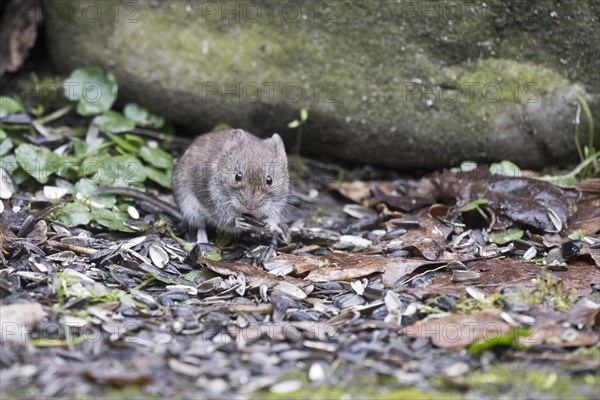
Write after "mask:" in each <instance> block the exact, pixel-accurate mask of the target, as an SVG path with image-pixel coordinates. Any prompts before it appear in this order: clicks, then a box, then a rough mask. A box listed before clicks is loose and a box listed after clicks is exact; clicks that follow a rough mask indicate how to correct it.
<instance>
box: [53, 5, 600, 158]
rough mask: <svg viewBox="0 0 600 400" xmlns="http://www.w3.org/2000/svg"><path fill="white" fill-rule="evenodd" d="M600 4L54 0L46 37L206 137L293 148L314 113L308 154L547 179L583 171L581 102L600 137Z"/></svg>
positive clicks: (68, 61)
mask: <svg viewBox="0 0 600 400" xmlns="http://www.w3.org/2000/svg"><path fill="white" fill-rule="evenodd" d="M599 4H600V3H598V2H597V1H595V0H577V1H560V2H559V1H550V0H540V1H536V2H531V3H530V2H529V1H511V2H505V1H503V0H497V1H486V2H472V1H468V0H466V1H464V2H461V1H452V2H432V1H429V0H423V1H410V2H394V1H362V2H358V1H356V2H355V1H331V2H315V1H293V2H292V1H274V2H251V1H249V2H241V1H235V2H231V1H230V2H220V1H193V0H192V1H182V0H176V1H143V2H112V1H90V2H86V1H78V2H73V1H70V0H64V1H62V0H61V1H59V0H53V1H51V2H49V3H47V4H46V13H47V14H46V15H47V24H46V26H47V38H48V44H49V48H50V54H51V56H52V58H53V61H54V63H55V65H56V66H57V67H58V68H59V69H60V70H61V71H63V72H65V73H68V72H69V71H70V70H72V69H74V68H76V67H82V66H99V67H102V68H103V69H105V70H108V71H110V72H112V73H114V74H115V75H116V77H117V79H118V81H119V83H120V87H119V98H120V101H121V102H124V101H136V102H138V103H140V104H142V105H144V106H147V107H149V108H150V109H151V110H153V111H155V112H157V113H159V114H162V115H164V116H165V117H167V118H169V119H171V120H173V121H175V122H177V123H180V124H182V125H183V126H185V127H187V128H189V129H190V130H192V131H193V132H197V133H201V132H205V131H208V130H210V129H211V128H212V127H213V126H215V125H216V124H218V123H221V122H227V123H229V124H231V125H233V126H236V127H241V128H244V129H247V130H249V131H253V132H255V133H257V134H264V135H267V134H271V133H272V132H274V131H276V132H279V133H280V134H282V136H283V137H284V139H285V140H286V143H288V144H291V143H293V141H294V137H295V134H296V130H294V129H289V128H287V123H288V122H289V121H290V120H292V119H294V118H296V116H297V115H298V111H299V110H300V109H301V108H304V107H307V108H309V109H310V115H309V121H308V123H307V124H306V125H304V126H303V127H302V151H303V152H306V153H317V154H328V155H332V156H335V157H338V158H342V159H346V160H352V161H359V162H367V163H376V164H381V165H387V166H392V167H400V168H403V167H425V168H436V167H441V166H448V165H453V164H457V163H458V162H460V161H461V160H465V159H469V160H475V161H491V160H502V159H509V160H512V161H514V162H516V163H518V164H519V165H520V166H522V167H541V166H544V165H550V164H556V163H564V162H565V161H572V160H574V159H575V157H576V151H575V148H574V144H573V120H574V117H575V111H576V98H577V95H578V94H581V95H583V96H584V97H585V98H587V100H588V101H589V102H590V105H591V107H592V109H593V110H594V112H595V119H596V121H597V122H598V123H597V124H596V126H598V127H600V113H598V104H599V96H598V95H599V94H600V68H599V66H598V60H599V59H600V51H599V50H598V43H599V42H600V37H599V35H600V34H599V26H600V5H599ZM581 130H582V131H584V132H587V122H586V121H585V118H583V120H582V126H581ZM598 133H599V132H596V134H597V135H598ZM586 140H587V139H582V141H583V142H585V141H586Z"/></svg>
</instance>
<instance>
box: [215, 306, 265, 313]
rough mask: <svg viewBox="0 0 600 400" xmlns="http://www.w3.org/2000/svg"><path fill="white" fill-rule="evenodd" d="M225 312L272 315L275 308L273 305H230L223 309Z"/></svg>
mask: <svg viewBox="0 0 600 400" xmlns="http://www.w3.org/2000/svg"><path fill="white" fill-rule="evenodd" d="M223 311H225V312H228V313H259V314H271V313H272V312H273V306H272V305H271V304H259V305H253V304H228V305H226V306H225V307H223Z"/></svg>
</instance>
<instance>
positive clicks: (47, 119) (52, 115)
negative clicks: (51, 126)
mask: <svg viewBox="0 0 600 400" xmlns="http://www.w3.org/2000/svg"><path fill="white" fill-rule="evenodd" d="M72 109H73V105H72V104H67V105H66V106H64V107H62V108H59V109H58V110H56V111H54V112H53V113H50V114H48V115H46V116H45V117H42V118H38V119H36V120H35V122H37V123H38V124H40V125H44V124H47V123H48V122H52V121H54V120H56V119H59V118H60V117H63V116H65V115H66V114H68V113H69V112H70V111H71V110H72Z"/></svg>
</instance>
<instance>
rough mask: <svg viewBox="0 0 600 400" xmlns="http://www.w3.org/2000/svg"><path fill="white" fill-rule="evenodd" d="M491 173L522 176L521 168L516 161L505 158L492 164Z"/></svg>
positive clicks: (514, 176) (515, 176)
mask: <svg viewBox="0 0 600 400" xmlns="http://www.w3.org/2000/svg"><path fill="white" fill-rule="evenodd" d="M490 173H491V174H492V175H502V176H510V177H513V178H518V177H520V176H521V169H520V168H519V167H518V166H517V165H516V164H515V163H512V162H510V161H506V160H504V161H501V162H499V163H495V164H492V165H490Z"/></svg>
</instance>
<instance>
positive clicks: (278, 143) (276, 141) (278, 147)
mask: <svg viewBox="0 0 600 400" xmlns="http://www.w3.org/2000/svg"><path fill="white" fill-rule="evenodd" d="M271 143H272V144H273V148H274V149H275V151H276V152H280V151H282V152H284V153H285V146H284V145H283V140H282V139H281V136H279V134H277V133H274V134H273V136H271Z"/></svg>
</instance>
